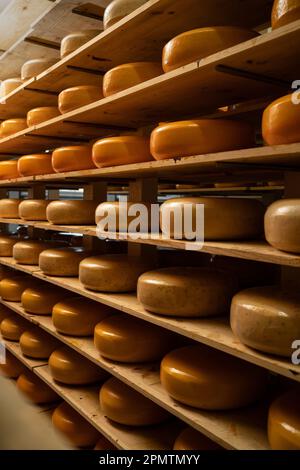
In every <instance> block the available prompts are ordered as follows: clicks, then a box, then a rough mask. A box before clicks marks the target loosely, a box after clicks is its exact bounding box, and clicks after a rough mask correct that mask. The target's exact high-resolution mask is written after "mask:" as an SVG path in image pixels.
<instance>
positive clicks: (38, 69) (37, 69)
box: [21, 59, 58, 80]
mask: <svg viewBox="0 0 300 470" xmlns="http://www.w3.org/2000/svg"><path fill="white" fill-rule="evenodd" d="M57 61H58V59H31V60H27V62H25V63H24V64H23V65H22V68H21V79H22V80H29V79H30V78H34V77H36V76H37V75H39V74H40V73H42V72H44V70H46V69H48V68H49V67H51V66H52V65H54V64H55V63H56V62H57Z"/></svg>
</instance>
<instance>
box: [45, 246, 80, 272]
mask: <svg viewBox="0 0 300 470" xmlns="http://www.w3.org/2000/svg"><path fill="white" fill-rule="evenodd" d="M88 254H89V253H88V252H86V251H85V250H82V249H81V248H58V249H55V250H54V249H53V250H45V251H43V252H42V253H41V254H40V258H39V267H40V269H41V270H42V271H43V273H44V274H47V275H48V276H66V277H68V276H69V277H77V276H78V272H79V263H80V261H82V260H83V259H85V258H86V257H87V256H88Z"/></svg>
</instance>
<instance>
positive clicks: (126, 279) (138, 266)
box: [79, 254, 149, 292]
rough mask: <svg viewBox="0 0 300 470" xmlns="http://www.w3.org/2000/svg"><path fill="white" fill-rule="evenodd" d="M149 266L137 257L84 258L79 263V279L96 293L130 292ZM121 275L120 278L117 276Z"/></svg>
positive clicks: (106, 256)
mask: <svg viewBox="0 0 300 470" xmlns="http://www.w3.org/2000/svg"><path fill="white" fill-rule="evenodd" d="M148 269H149V264H148V263H147V262H145V261H143V260H142V259H140V258H138V257H133V256H127V255H123V254H122V255H103V256H94V257H91V258H86V259H85V260H83V261H82V262H81V263H80V267H79V279H80V282H81V283H82V284H83V285H84V287H86V288H87V289H90V290H94V291H96V292H131V291H134V290H135V289H136V285H137V281H138V278H139V276H140V275H141V274H143V273H144V272H145V271H147V270H148ZM120 273H122V276H120V275H119V274H120Z"/></svg>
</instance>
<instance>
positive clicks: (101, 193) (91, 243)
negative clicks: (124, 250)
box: [83, 181, 107, 252]
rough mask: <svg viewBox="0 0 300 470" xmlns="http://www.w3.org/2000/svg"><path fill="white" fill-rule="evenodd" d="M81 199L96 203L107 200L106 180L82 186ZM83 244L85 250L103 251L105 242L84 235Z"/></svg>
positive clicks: (105, 247)
mask: <svg viewBox="0 0 300 470" xmlns="http://www.w3.org/2000/svg"><path fill="white" fill-rule="evenodd" d="M83 199H84V200H87V201H95V202H97V203H99V204H100V203H101V202H105V201H106V200H107V182H104V181H100V182H97V183H90V184H87V185H86V186H84V187H83ZM83 246H84V248H86V249H87V250H91V251H99V252H105V251H106V249H107V243H106V242H105V241H103V240H99V239H98V238H97V237H93V236H89V235H84V236H83Z"/></svg>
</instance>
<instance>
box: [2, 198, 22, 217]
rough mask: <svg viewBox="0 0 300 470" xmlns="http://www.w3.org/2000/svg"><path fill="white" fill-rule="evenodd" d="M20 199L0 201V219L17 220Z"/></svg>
mask: <svg viewBox="0 0 300 470" xmlns="http://www.w3.org/2000/svg"><path fill="white" fill-rule="evenodd" d="M20 203H21V199H0V217H2V219H18V218H19V205H20Z"/></svg>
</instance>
